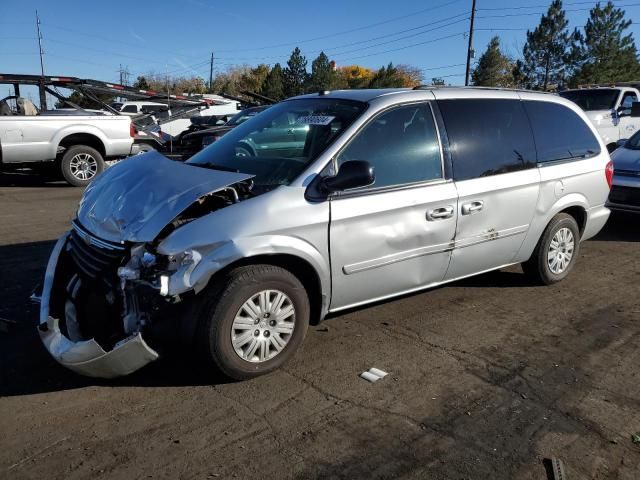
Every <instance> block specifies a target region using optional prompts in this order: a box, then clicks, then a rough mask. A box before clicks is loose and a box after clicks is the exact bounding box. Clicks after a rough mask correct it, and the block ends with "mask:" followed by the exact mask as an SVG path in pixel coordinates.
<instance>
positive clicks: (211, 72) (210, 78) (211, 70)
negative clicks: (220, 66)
mask: <svg viewBox="0 0 640 480" xmlns="http://www.w3.org/2000/svg"><path fill="white" fill-rule="evenodd" d="M212 87H213V52H211V65H210V67H209V91H211V88H212Z"/></svg>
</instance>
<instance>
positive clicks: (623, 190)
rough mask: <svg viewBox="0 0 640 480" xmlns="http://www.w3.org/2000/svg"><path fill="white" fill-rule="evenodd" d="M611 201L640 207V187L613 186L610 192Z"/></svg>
mask: <svg viewBox="0 0 640 480" xmlns="http://www.w3.org/2000/svg"><path fill="white" fill-rule="evenodd" d="M609 201H610V202H611V203H619V204H622V205H633V206H636V207H640V188H633V187H618V186H615V185H614V186H613V188H612V189H611V192H610V193H609Z"/></svg>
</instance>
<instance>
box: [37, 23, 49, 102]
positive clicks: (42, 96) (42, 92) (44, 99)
mask: <svg viewBox="0 0 640 480" xmlns="http://www.w3.org/2000/svg"><path fill="white" fill-rule="evenodd" d="M36 29H37V31H38V48H39V50H40V88H39V90H40V110H41V111H42V110H46V109H47V94H46V93H45V90H44V61H43V60H42V55H43V52H42V32H40V17H39V16H38V10H36Z"/></svg>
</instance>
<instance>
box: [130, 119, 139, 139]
mask: <svg viewBox="0 0 640 480" xmlns="http://www.w3.org/2000/svg"><path fill="white" fill-rule="evenodd" d="M136 133H138V132H136V126H135V125H134V124H133V122H131V123H130V124H129V135H131V138H133V137H135V136H136Z"/></svg>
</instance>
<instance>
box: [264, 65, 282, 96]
mask: <svg viewBox="0 0 640 480" xmlns="http://www.w3.org/2000/svg"><path fill="white" fill-rule="evenodd" d="M261 93H262V95H264V96H265V97H269V98H271V99H272V100H277V101H280V100H282V99H283V98H284V74H283V73H282V67H281V66H280V64H279V63H276V64H275V65H274V66H273V68H272V69H271V70H270V71H269V73H268V74H267V78H265V80H264V83H263V84H262V92H261Z"/></svg>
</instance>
